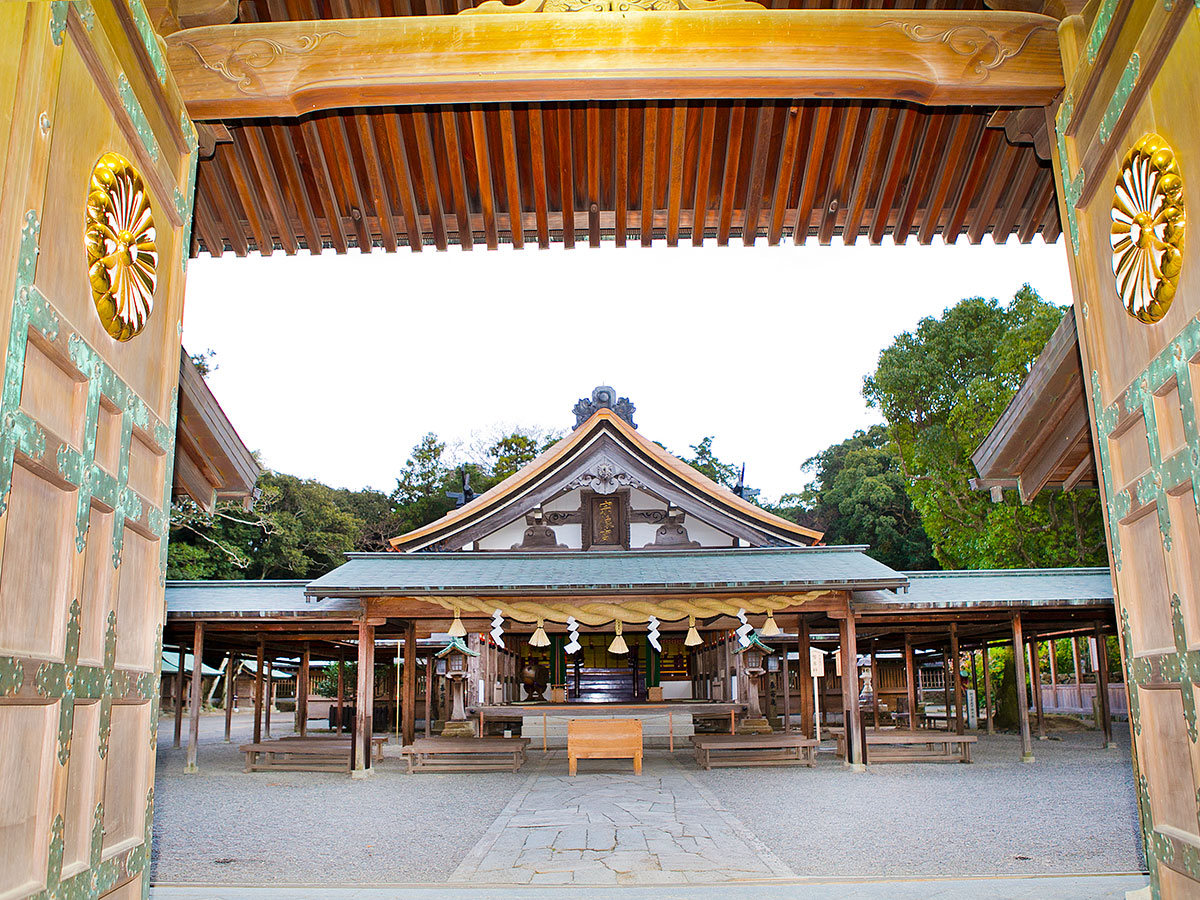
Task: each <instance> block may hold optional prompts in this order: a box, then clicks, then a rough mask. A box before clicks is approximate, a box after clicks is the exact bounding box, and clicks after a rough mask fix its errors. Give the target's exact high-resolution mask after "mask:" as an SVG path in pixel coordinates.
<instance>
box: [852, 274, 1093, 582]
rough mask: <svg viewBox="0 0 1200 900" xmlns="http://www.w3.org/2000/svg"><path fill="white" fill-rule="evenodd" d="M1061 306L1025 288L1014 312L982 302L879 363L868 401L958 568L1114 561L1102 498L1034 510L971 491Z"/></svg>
mask: <svg viewBox="0 0 1200 900" xmlns="http://www.w3.org/2000/svg"><path fill="white" fill-rule="evenodd" d="M1061 318H1062V309H1061V308H1059V307H1056V306H1054V305H1052V304H1050V303H1047V302H1046V301H1044V300H1042V298H1041V297H1039V296H1038V295H1037V293H1036V292H1035V291H1034V290H1033V289H1032V288H1030V287H1029V286H1028V285H1025V286H1024V287H1022V288H1021V290H1020V291H1018V292H1017V294H1016V296H1015V297H1014V298H1013V300H1012V302H1010V303H1009V304H1008V305H1007V306H1001V305H1000V304H999V303H998V302H997V301H996V300H985V299H984V298H982V297H973V298H970V299H967V300H963V301H962V302H960V303H958V304H957V305H956V306H953V307H951V308H950V309H948V310H946V312H945V313H944V314H943V315H942V317H941V318H939V319H935V318H932V317H929V318H925V319H922V320H921V321H920V323H918V325H917V328H916V329H915V330H914V331H911V332H907V333H905V334H902V335H900V336H899V337H898V338H896V340H895V342H894V343H893V344H892V345H891V346H890V347H888V348H887V349H885V350H884V351H883V352H882V353H881V354H880V356H879V365H878V367H877V368H876V370H875V372H874V373H873V374H872V375H869V376H867V377H866V378H865V379H864V383H863V395H864V396H865V397H866V398H867V401H868V402H869V403H870V404H871V405H872V406H874V407H876V408H877V409H879V410H880V411H881V412H882V413H883V416H884V418H885V419H886V420H887V423H888V430H889V433H890V435H891V439H892V448H893V450H894V452H895V454H896V459H897V460H898V462H899V464H900V467H901V471H902V473H903V475H904V478H905V481H906V487H907V490H908V493H909V496H910V497H911V498H912V502H913V505H914V506H915V507H916V509H917V511H918V512H919V513H920V514H921V519H922V521H923V523H924V527H925V531H926V533H927V534H928V535H929V538H930V539H931V541H932V542H933V548H934V556H935V557H936V558H937V560H938V562H940V563H941V564H942V565H943V566H946V567H947V568H1009V567H1015V566H1029V567H1045V566H1077V565H1103V564H1104V559H1105V556H1104V537H1103V530H1102V524H1101V518H1100V505H1099V501H1098V497H1097V493H1096V491H1094V490H1076V491H1070V492H1066V493H1064V492H1061V491H1044V492H1042V494H1040V495H1039V496H1038V497H1037V499H1036V500H1035V501H1034V502H1033V503H1031V504H1029V505H1027V506H1025V505H1021V504H1020V503H1019V502H1018V501H1017V499H1016V498H1015V497H1013V496H1006V497H1005V499H1004V501H1003V502H1001V503H992V502H991V501H990V500H989V498H988V496H987V494H983V493H979V492H976V491H973V490H971V488H970V485H969V484H968V482H969V480H970V479H971V478H972V477H973V476H974V474H975V473H974V469H973V468H972V466H971V461H970V456H971V453H972V452H973V451H974V450H975V448H976V447H977V446H978V445H979V443H980V442H981V441H982V440H983V438H984V437H985V436H986V435H987V432H988V430H989V429H990V428H991V426H992V424H993V423H994V422H995V421H996V419H997V418H999V416H1000V413H1001V412H1003V410H1004V408H1005V406H1006V405H1007V404H1008V402H1009V400H1011V399H1012V396H1013V394H1014V393H1015V392H1016V390H1017V388H1018V387H1019V386H1020V384H1021V381H1022V379H1023V378H1024V377H1025V376H1026V375H1027V374H1028V372H1029V367H1030V366H1031V365H1032V364H1033V362H1034V360H1035V359H1036V358H1037V354H1038V353H1039V352H1040V351H1041V348H1042V347H1043V346H1044V345H1045V343H1046V340H1047V339H1048V338H1049V337H1050V334H1051V333H1052V332H1053V331H1054V329H1055V327H1056V326H1057V325H1058V322H1059V320H1060V319H1061Z"/></svg>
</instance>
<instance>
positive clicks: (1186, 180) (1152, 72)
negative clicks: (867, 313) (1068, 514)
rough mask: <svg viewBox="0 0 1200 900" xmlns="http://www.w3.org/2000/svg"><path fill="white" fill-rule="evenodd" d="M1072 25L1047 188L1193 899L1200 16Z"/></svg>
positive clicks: (1174, 847) (1178, 887)
mask: <svg viewBox="0 0 1200 900" xmlns="http://www.w3.org/2000/svg"><path fill="white" fill-rule="evenodd" d="M1086 15H1087V16H1088V18H1087V19H1086V20H1085V19H1082V18H1080V17H1075V18H1073V19H1067V20H1066V21H1065V22H1064V24H1063V27H1062V28H1060V31H1059V34H1060V38H1061V39H1062V53H1063V61H1064V68H1065V71H1066V75H1067V85H1068V87H1067V91H1066V93H1065V94H1064V96H1063V101H1062V104H1061V107H1060V108H1059V109H1058V111H1057V116H1056V125H1057V142H1058V146H1057V152H1056V154H1055V156H1056V159H1055V169H1056V176H1057V177H1058V179H1059V187H1060V204H1061V211H1062V218H1063V221H1064V222H1066V223H1068V229H1067V242H1068V244H1067V249H1068V251H1069V255H1070V258H1071V267H1072V278H1073V281H1074V290H1075V317H1076V324H1077V326H1078V331H1079V335H1080V348H1081V353H1082V360H1083V368H1084V373H1085V377H1086V379H1087V381H1088V382H1089V389H1088V390H1089V395H1090V396H1089V402H1090V404H1091V415H1092V425H1093V428H1094V429H1095V432H1094V435H1093V437H1094V440H1095V447H1096V451H1097V454H1098V456H1099V464H1100V468H1101V470H1102V473H1103V479H1102V480H1103V491H1104V495H1105V506H1106V517H1107V527H1108V537H1109V549H1110V555H1111V561H1112V567H1113V573H1114V581H1115V585H1116V591H1117V599H1118V615H1119V618H1120V622H1121V628H1122V632H1123V634H1122V652H1123V658H1124V665H1125V684H1126V686H1127V689H1128V691H1129V702H1130V719H1131V723H1132V729H1133V738H1134V741H1133V746H1134V769H1135V774H1136V776H1137V784H1138V792H1139V801H1140V812H1141V819H1142V827H1143V830H1144V835H1145V841H1146V856H1147V860H1148V863H1149V866H1150V870H1151V880H1152V884H1153V890H1154V893H1155V896H1156V897H1161V898H1164V900H1171V898H1182V897H1189V898H1190V897H1200V818H1198V815H1197V812H1198V811H1197V797H1198V796H1200V795H1198V794H1197V787H1198V785H1200V745H1198V743H1197V737H1198V734H1197V717H1196V714H1197V690H1196V686H1197V685H1198V684H1200V652H1198V651H1200V507H1198V506H1197V502H1198V500H1200V434H1198V432H1197V427H1196V423H1197V413H1198V407H1197V401H1198V400H1200V316H1198V314H1200V252H1197V251H1198V249H1200V234H1192V235H1189V236H1188V238H1187V241H1186V243H1185V242H1184V233H1185V231H1186V219H1187V217H1188V214H1189V213H1190V214H1191V215H1192V216H1196V217H1200V118H1198V117H1197V115H1196V91H1197V88H1198V87H1200V81H1198V79H1197V74H1196V71H1197V70H1196V61H1197V59H1198V58H1200V12H1198V11H1197V8H1196V6H1195V5H1194V4H1193V3H1179V2H1174V3H1172V2H1169V0H1168V2H1163V0H1132V2H1131V0H1103V2H1099V3H1092V4H1089V5H1088V7H1087V10H1086Z"/></svg>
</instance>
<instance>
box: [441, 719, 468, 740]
mask: <svg viewBox="0 0 1200 900" xmlns="http://www.w3.org/2000/svg"><path fill="white" fill-rule="evenodd" d="M442 737H475V723H474V722H447V723H446V725H445V727H444V728H442Z"/></svg>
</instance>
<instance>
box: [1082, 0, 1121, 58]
mask: <svg viewBox="0 0 1200 900" xmlns="http://www.w3.org/2000/svg"><path fill="white" fill-rule="evenodd" d="M1117 2H1118V0H1104V2H1103V3H1101V4H1100V8H1099V9H1098V10H1096V21H1095V22H1093V23H1092V30H1091V32H1090V33H1089V34H1088V40H1087V58H1088V63H1089V64H1091V63H1094V62H1095V61H1096V57H1097V56H1098V55H1099V53H1100V45H1101V44H1103V43H1104V38H1105V36H1106V35H1107V34H1108V29H1109V26H1110V25H1112V20H1113V15H1114V14H1115V13H1116V11H1117Z"/></svg>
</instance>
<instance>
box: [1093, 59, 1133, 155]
mask: <svg viewBox="0 0 1200 900" xmlns="http://www.w3.org/2000/svg"><path fill="white" fill-rule="evenodd" d="M1141 64H1142V61H1141V57H1139V56H1138V55H1137V54H1136V53H1135V54H1133V56H1131V57H1129V62H1128V63H1126V65H1125V71H1124V72H1122V73H1121V80H1120V81H1118V82H1117V88H1116V90H1115V91H1113V95H1112V99H1111V100H1109V101H1108V108H1107V109H1106V110H1105V111H1104V118H1103V119H1101V120H1100V130H1099V133H1098V136H1099V138H1100V143H1102V144H1103V143H1104V142H1105V141H1107V140H1108V139H1109V137H1110V136H1111V135H1112V132H1113V129H1114V128H1116V127H1117V120H1118V119H1120V118H1121V113H1122V112H1124V111H1125V104H1127V103H1128V102H1129V97H1130V95H1131V94H1132V93H1133V86H1134V85H1135V84H1136V83H1137V77H1138V70H1139V69H1140V68H1141Z"/></svg>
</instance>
